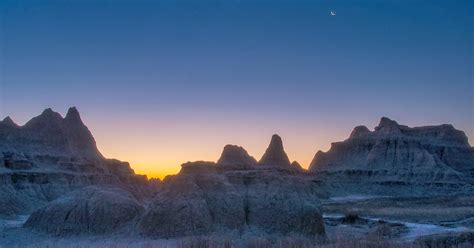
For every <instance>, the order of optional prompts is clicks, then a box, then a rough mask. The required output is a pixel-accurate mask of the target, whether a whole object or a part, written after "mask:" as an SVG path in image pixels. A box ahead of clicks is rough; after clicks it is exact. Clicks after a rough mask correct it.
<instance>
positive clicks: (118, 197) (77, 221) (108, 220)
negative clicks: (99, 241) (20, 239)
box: [24, 187, 143, 235]
mask: <svg viewBox="0 0 474 248" xmlns="http://www.w3.org/2000/svg"><path fill="white" fill-rule="evenodd" d="M142 212H143V207H142V206H141V205H140V204H139V203H138V201H137V200H136V199H135V198H134V197H133V196H132V195H131V194H130V193H128V192H126V191H123V190H120V189H117V188H96V187H86V188H83V189H81V190H78V191H75V192H72V193H70V194H68V195H65V196H63V197H61V198H59V199H57V200H55V201H53V202H51V203H49V204H48V205H46V206H45V207H42V208H40V209H38V210H36V211H34V212H33V213H32V214H31V216H30V218H28V220H27V222H26V223H25V225H24V226H25V227H29V228H33V229H35V230H38V231H42V232H47V233H52V234H55V235H69V234H81V233H85V234H87V233H94V234H99V233H108V232H113V231H116V230H117V229H118V228H120V227H123V226H124V225H125V224H126V223H128V222H130V221H131V220H133V219H134V218H135V217H137V216H138V215H139V214H140V213H142Z"/></svg>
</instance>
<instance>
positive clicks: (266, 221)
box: [138, 161, 324, 238]
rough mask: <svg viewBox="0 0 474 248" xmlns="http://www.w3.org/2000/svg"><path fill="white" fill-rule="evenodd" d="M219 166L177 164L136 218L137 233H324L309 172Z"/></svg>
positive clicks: (317, 193)
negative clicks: (146, 206)
mask: <svg viewBox="0 0 474 248" xmlns="http://www.w3.org/2000/svg"><path fill="white" fill-rule="evenodd" d="M193 167H196V168H194V169H193ZM219 168H220V166H219V164H217V165H216V164H213V163H210V162H202V161H199V162H195V163H186V164H183V165H182V170H181V171H180V173H179V174H178V175H176V176H168V177H167V178H166V179H165V180H164V181H163V183H162V184H161V188H160V189H161V190H160V191H159V192H158V194H157V195H156V196H155V198H154V199H153V201H152V204H150V206H149V208H148V209H147V210H146V212H145V214H144V215H143V217H142V218H141V219H140V221H139V224H138V228H139V232H140V233H141V234H142V235H146V236H152V237H159V238H171V237H182V236H191V235H203V234H208V233H212V232H219V231H224V230H228V229H232V230H240V231H244V230H246V229H248V228H252V229H256V230H261V231H263V232H268V233H289V232H294V233H300V234H304V235H310V236H315V235H324V225H323V220H322V217H321V213H320V211H319V200H318V199H319V195H320V194H321V192H320V191H319V189H318V187H317V185H316V184H314V183H313V182H312V178H311V177H310V176H306V175H303V174H294V173H290V172H289V171H286V170H277V169H273V170H270V169H268V170H261V169H259V168H254V169H247V170H244V169H239V170H220V169H219Z"/></svg>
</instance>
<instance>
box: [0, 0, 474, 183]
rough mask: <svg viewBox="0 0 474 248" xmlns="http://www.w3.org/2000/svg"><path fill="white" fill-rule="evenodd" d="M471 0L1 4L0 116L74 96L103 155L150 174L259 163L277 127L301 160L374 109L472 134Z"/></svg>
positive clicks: (374, 116) (372, 119) (25, 114)
mask: <svg viewBox="0 0 474 248" xmlns="http://www.w3.org/2000/svg"><path fill="white" fill-rule="evenodd" d="M473 5H474V2H473V1H471V0H468V1H445V0H443V1H437V0H433V1H415V0H404V1H399V0H374V1H369V0H360V1H356V0H352V1H351V0H312V1H303V0H291V1H290V0H287V1H281V0H272V1H267V0H261V1H258V0H215V1H210V0H200V1H186V0H174V1H171V0H155V1H153V0H137V1H131V0H128V1H127V0H95V1H94V0H63V1H58V0H57V1H48V0H45V1H39V0H31V1H27V0H23V1H22V0H3V1H0V118H4V117H6V116H11V117H12V118H13V119H14V120H15V122H17V123H19V124H24V123H25V122H26V121H28V120H29V119H30V118H32V117H33V116H36V115H38V114H40V113H41V112H42V110H43V109H45V108H48V107H51V108H53V109H54V110H56V111H58V112H60V113H62V114H63V115H64V114H65V112H66V111H67V109H68V107H70V106H76V107H77V108H78V109H79V111H80V112H81V116H82V119H83V121H84V122H85V123H86V125H87V126H88V127H89V129H90V130H91V131H92V133H93V135H94V137H95V139H96V142H97V145H98V147H99V149H100V151H101V152H102V153H103V154H104V155H105V156H106V157H110V158H117V159H120V160H124V161H129V162H130V163H131V165H132V167H133V168H134V169H135V171H136V172H137V173H141V174H147V175H148V176H150V177H163V176H165V175H168V174H174V173H177V172H178V171H179V169H180V164H182V163H184V162H187V161H194V160H210V161H215V160H217V159H218V157H219V155H220V153H221V152H222V148H223V147H224V146H225V145H226V144H236V145H241V146H243V147H244V148H246V149H247V151H248V152H249V153H250V154H251V155H252V156H254V157H255V158H257V159H259V158H260V157H261V156H262V154H263V152H264V151H265V149H266V147H267V145H268V143H269V141H270V138H271V135H272V134H274V133H277V134H279V135H280V136H281V137H282V138H283V142H284V146H285V150H286V152H287V153H288V155H289V157H290V159H291V160H297V161H298V162H300V163H301V164H302V165H303V167H307V166H308V165H309V163H310V161H311V159H312V158H313V156H314V154H315V153H316V151H318V150H323V151H325V150H327V149H329V148H330V145H331V142H336V141H341V140H344V139H346V138H347V137H348V136H349V134H350V132H351V130H352V129H353V128H354V127H355V126H357V125H366V126H368V127H369V128H370V129H373V127H374V126H376V125H377V123H378V121H379V120H380V118H381V117H382V116H387V117H390V118H392V119H395V120H397V121H398V122H399V123H401V124H405V125H409V126H420V125H434V124H443V123H451V124H453V125H454V126H455V127H456V128H458V129H461V130H463V131H465V132H466V135H467V136H468V138H469V140H470V143H471V145H472V144H473V142H474V86H473V85H474V82H473V57H474V54H473V36H474V31H473V30H474V27H473V26H474V24H473V23H474V14H473ZM331 11H335V12H336V15H335V16H332V15H331V14H330V12H331Z"/></svg>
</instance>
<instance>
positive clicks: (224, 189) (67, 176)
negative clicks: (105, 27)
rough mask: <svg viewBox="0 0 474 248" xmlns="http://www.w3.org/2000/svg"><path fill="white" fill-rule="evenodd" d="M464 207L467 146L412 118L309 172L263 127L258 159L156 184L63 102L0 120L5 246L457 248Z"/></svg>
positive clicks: (358, 137) (469, 225) (328, 155)
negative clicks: (109, 151) (99, 140)
mask: <svg viewBox="0 0 474 248" xmlns="http://www.w3.org/2000/svg"><path fill="white" fill-rule="evenodd" d="M473 216H474V148H473V147H471V146H470V144H469V142H468V139H467V137H466V135H465V134H464V132H462V131H460V130H457V129H455V128H454V127H453V126H452V125H447V124H445V125H439V126H424V127H413V128H412V127H407V126H404V125H400V124H398V123H397V122H396V121H394V120H390V119H388V118H386V117H383V118H381V120H380V123H379V124H378V126H377V127H375V129H374V130H372V131H371V130H369V129H368V128H367V127H365V126H358V127H355V128H354V130H353V131H352V133H351V135H350V137H349V138H347V139H346V140H344V141H341V142H335V143H332V145H331V148H330V149H329V151H327V152H322V151H318V152H317V153H316V154H315V156H314V159H313V161H312V162H311V165H310V167H309V169H308V170H306V169H304V168H302V167H301V166H300V165H299V164H298V162H296V161H293V162H292V161H291V160H290V159H289V158H288V155H287V154H286V153H285V150H284V146H283V141H282V139H281V137H279V136H278V135H273V136H272V137H271V141H270V144H269V146H268V148H267V150H266V151H265V153H264V155H263V156H262V158H261V159H260V160H258V161H257V159H255V158H253V157H252V156H251V155H249V154H248V153H247V151H246V150H245V149H244V148H243V147H241V146H237V145H226V146H225V147H224V149H223V151H222V155H221V157H220V158H218V159H217V162H211V161H196V162H188V163H185V164H183V165H182V168H181V171H180V172H179V173H178V174H177V175H171V176H167V177H166V178H165V179H164V180H163V181H160V180H157V179H152V180H148V179H147V177H146V176H144V175H138V174H135V172H134V171H133V169H132V168H131V167H130V165H129V164H128V163H127V162H122V161H119V160H116V159H108V158H105V157H104V156H103V155H102V154H101V153H100V152H99V150H98V149H97V146H96V144H95V141H94V138H93V136H92V134H91V132H90V131H89V129H88V128H87V127H86V126H85V125H84V123H83V122H82V120H81V118H80V115H79V112H78V111H77V109H76V108H70V109H69V111H68V112H67V114H66V116H65V117H62V116H61V115H60V114H59V113H56V112H54V111H53V110H51V109H46V110H45V111H44V112H43V113H42V114H41V115H39V116H37V117H34V118H33V119H31V120H30V121H28V122H27V123H26V124H25V125H23V126H18V125H17V124H15V123H14V122H13V121H12V120H11V119H10V118H9V117H7V118H5V119H4V120H3V121H0V218H2V220H3V222H0V223H3V224H0V229H2V230H1V232H2V234H1V235H0V244H2V245H3V246H7V247H8V246H13V247H15V246H28V245H31V241H32V240H34V241H35V243H36V244H37V245H39V246H42V244H44V245H45V246H47V245H49V246H55V244H56V242H63V241H64V240H75V242H76V241H77V242H79V241H78V239H80V238H81V240H82V239H84V238H85V239H87V238H89V237H95V240H100V241H97V242H99V243H92V244H89V243H88V245H92V246H94V245H97V246H103V245H104V243H100V242H108V241H110V240H117V239H121V240H122V241H120V242H121V243H122V244H124V245H125V246H130V247H133V246H134V244H136V243H133V242H136V240H140V241H141V242H143V240H149V242H152V243H151V244H152V245H153V246H164V244H166V245H169V246H171V247H173V246H181V247H183V243H182V242H185V241H186V240H189V238H190V237H194V238H196V237H199V238H200V239H204V238H203V237H206V238H205V240H204V241H203V240H200V241H199V242H203V243H204V244H208V245H209V244H211V243H212V244H217V245H215V246H220V245H223V244H224V243H225V245H228V246H227V247H248V246H252V244H255V242H257V243H258V242H260V243H258V244H260V246H256V247H267V246H268V247H272V246H278V245H279V244H280V245H281V244H282V243H281V242H283V241H281V239H283V238H285V237H292V240H293V241H292V242H299V243H298V244H299V245H300V246H297V247H302V246H329V247H330V246H331V245H335V244H336V243H337V242H341V239H343V240H344V239H347V240H351V241H350V242H362V240H364V241H363V242H374V243H371V244H375V245H376V246H377V245H381V247H384V246H390V245H392V244H393V243H391V242H395V243H396V244H397V245H412V244H416V245H420V246H426V247H429V246H430V244H437V245H440V247H445V246H446V247H449V246H451V245H454V246H461V247H462V246H463V245H472V244H473V243H474V241H473V240H474V234H473V230H474V217H473ZM12 223H13V224H12ZM341 233H343V234H344V235H343V238H341V237H340V236H341V235H338V234H341ZM118 237H120V238H118ZM216 237H219V238H216ZM224 237H228V238H227V239H228V240H224V241H223V239H226V238H224ZM295 237H296V238H295ZM336 237H337V238H336ZM373 237H377V239H376V240H375V239H372V238H373ZM123 239H126V240H123ZM255 239H257V241H255ZM130 240H133V242H132V241H130ZM183 240H185V241H183ZM258 240H265V241H258ZM286 240H288V239H286ZM294 240H297V241H294ZM354 240H356V241H354ZM382 241H383V242H390V243H381V242H382ZM186 242H187V241H186ZM213 242H214V243H213ZM285 242H286V241H285ZM288 242H289V241H288ZM283 244H285V243H283ZM288 244H289V243H288ZM225 245H223V246H225ZM0 246H1V245H0ZM209 246H210V245H209ZM283 246H285V245H283ZM204 247H207V246H206V245H204ZM431 247H433V246H431ZM466 247H468V246H466ZM470 247H472V246H470Z"/></svg>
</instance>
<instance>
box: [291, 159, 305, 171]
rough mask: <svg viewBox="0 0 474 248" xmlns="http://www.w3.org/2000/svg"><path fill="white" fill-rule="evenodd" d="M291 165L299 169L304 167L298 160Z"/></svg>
mask: <svg viewBox="0 0 474 248" xmlns="http://www.w3.org/2000/svg"><path fill="white" fill-rule="evenodd" d="M291 166H292V167H295V168H297V169H302V168H303V167H301V164H300V163H298V161H293V162H291Z"/></svg>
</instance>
